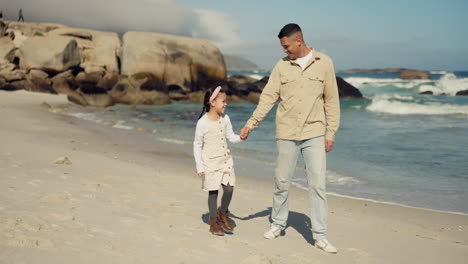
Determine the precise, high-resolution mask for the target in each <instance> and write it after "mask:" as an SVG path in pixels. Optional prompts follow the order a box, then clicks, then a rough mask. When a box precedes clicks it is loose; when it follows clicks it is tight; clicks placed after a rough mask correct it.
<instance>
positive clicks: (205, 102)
mask: <svg viewBox="0 0 468 264" xmlns="http://www.w3.org/2000/svg"><path fill="white" fill-rule="evenodd" d="M214 90H216V87H213V88H210V89H208V90H206V92H205V98H204V100H203V110H202V112H201V113H200V116H199V117H198V119H200V118H201V117H202V116H203V114H205V113H208V112H209V111H210V97H211V95H212V94H213V92H214ZM219 93H224V91H223V89H221V91H219Z"/></svg>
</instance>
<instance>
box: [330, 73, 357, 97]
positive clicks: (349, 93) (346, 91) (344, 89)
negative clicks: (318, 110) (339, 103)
mask: <svg viewBox="0 0 468 264" xmlns="http://www.w3.org/2000/svg"><path fill="white" fill-rule="evenodd" d="M336 83H337V85H338V94H339V95H340V98H342V99H360V98H362V93H361V92H360V91H359V90H358V89H357V88H356V87H354V86H352V85H351V84H349V83H348V82H346V81H345V80H343V78H341V77H336Z"/></svg>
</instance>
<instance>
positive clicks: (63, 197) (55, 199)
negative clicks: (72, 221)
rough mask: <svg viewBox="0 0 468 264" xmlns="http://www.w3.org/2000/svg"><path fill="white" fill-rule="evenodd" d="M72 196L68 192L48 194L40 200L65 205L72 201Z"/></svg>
mask: <svg viewBox="0 0 468 264" xmlns="http://www.w3.org/2000/svg"><path fill="white" fill-rule="evenodd" d="M70 197H71V195H70V194H69V193H67V192H63V193H46V194H44V195H42V196H41V197H39V200H41V201H44V202H50V203H64V202H69V201H70Z"/></svg>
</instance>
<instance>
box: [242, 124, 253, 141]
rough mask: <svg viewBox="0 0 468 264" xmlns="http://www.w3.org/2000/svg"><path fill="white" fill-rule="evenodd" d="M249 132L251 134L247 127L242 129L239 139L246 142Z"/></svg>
mask: <svg viewBox="0 0 468 264" xmlns="http://www.w3.org/2000/svg"><path fill="white" fill-rule="evenodd" d="M250 132H252V130H251V129H250V128H248V127H243V128H242V129H241V131H240V138H241V139H242V140H246V139H247V138H248V137H249V134H250Z"/></svg>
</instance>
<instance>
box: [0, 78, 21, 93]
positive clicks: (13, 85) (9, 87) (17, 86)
mask: <svg viewBox="0 0 468 264" xmlns="http://www.w3.org/2000/svg"><path fill="white" fill-rule="evenodd" d="M25 83H26V80H20V81H12V82H7V83H5V84H4V85H3V86H1V89H2V90H5V91H16V90H21V89H23V87H24V84H25Z"/></svg>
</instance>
